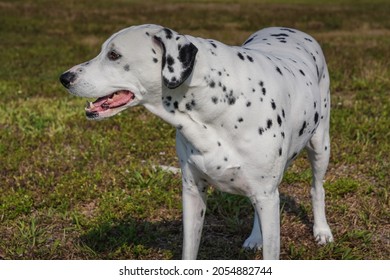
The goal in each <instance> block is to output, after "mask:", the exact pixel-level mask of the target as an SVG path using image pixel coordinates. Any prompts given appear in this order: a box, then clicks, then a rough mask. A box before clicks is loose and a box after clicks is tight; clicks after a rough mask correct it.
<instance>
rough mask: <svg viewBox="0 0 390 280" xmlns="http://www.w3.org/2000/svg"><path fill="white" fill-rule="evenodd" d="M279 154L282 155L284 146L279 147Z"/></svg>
mask: <svg viewBox="0 0 390 280" xmlns="http://www.w3.org/2000/svg"><path fill="white" fill-rule="evenodd" d="M279 156H282V148H279Z"/></svg>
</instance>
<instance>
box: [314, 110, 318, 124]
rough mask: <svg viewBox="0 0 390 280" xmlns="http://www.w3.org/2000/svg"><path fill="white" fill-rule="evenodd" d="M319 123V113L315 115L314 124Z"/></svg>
mask: <svg viewBox="0 0 390 280" xmlns="http://www.w3.org/2000/svg"><path fill="white" fill-rule="evenodd" d="M317 122H318V112H316V113H315V114H314V123H317Z"/></svg>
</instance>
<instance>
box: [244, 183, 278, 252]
mask: <svg viewBox="0 0 390 280" xmlns="http://www.w3.org/2000/svg"><path fill="white" fill-rule="evenodd" d="M251 201H252V204H253V205H254V207H255V209H256V210H257V213H258V215H259V223H260V226H261V233H262V235H263V259H264V260H277V259H279V254H280V212H279V211H280V210H279V191H278V190H277V189H276V190H274V191H272V192H270V193H269V194H268V195H259V194H256V195H255V196H252V197H251Z"/></svg>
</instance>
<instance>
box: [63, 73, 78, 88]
mask: <svg viewBox="0 0 390 280" xmlns="http://www.w3.org/2000/svg"><path fill="white" fill-rule="evenodd" d="M76 77H77V75H76V74H75V73H74V72H70V71H68V72H65V73H64V74H62V75H61V76H60V81H61V84H63V85H64V87H66V88H69V87H70V84H71V83H73V82H74V81H75V80H76Z"/></svg>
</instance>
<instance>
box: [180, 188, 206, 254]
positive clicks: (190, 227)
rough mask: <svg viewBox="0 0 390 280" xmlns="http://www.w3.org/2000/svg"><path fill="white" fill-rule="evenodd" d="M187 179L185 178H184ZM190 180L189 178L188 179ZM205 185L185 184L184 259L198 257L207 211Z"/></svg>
mask: <svg viewBox="0 0 390 280" xmlns="http://www.w3.org/2000/svg"><path fill="white" fill-rule="evenodd" d="M183 181H185V180H183ZM187 182H188V180H187ZM205 189H206V188H205V187H204V186H203V185H201V186H196V185H195V184H193V183H184V184H183V226H184V234H183V235H184V236H183V259H184V260H193V259H196V256H197V254H198V249H199V244H200V238H201V236H202V229H203V222H204V216H205V213H206V191H205Z"/></svg>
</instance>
